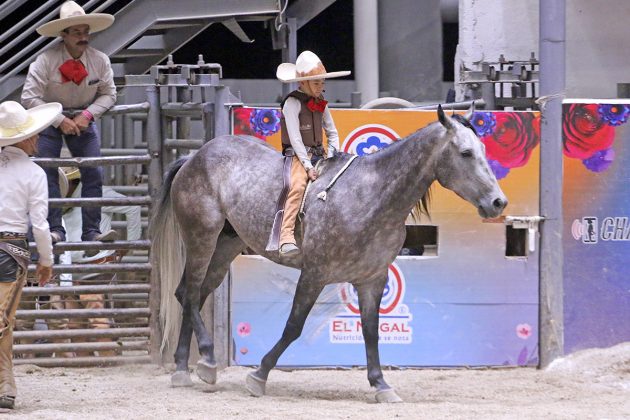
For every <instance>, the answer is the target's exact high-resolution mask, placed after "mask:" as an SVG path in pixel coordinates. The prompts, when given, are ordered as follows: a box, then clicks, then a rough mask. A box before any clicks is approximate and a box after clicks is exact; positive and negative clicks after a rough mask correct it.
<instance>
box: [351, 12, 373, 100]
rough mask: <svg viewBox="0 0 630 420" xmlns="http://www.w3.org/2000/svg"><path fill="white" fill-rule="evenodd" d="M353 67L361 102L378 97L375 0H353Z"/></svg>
mask: <svg viewBox="0 0 630 420" xmlns="http://www.w3.org/2000/svg"><path fill="white" fill-rule="evenodd" d="M354 69H355V80H356V90H357V91H359V92H361V98H362V99H363V103H366V102H369V101H371V100H373V99H376V98H378V92H379V79H378V77H379V76H378V72H379V67H378V1H377V0H354Z"/></svg>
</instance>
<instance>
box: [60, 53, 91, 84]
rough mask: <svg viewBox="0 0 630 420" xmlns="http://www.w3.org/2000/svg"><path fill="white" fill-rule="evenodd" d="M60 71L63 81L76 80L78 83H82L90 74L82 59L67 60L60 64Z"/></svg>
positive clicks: (75, 82)
mask: <svg viewBox="0 0 630 420" xmlns="http://www.w3.org/2000/svg"><path fill="white" fill-rule="evenodd" d="M59 71H60V72H61V81H62V82H63V83H66V82H74V84H76V85H80V84H81V82H82V81H83V79H85V78H86V77H87V75H88V72H87V70H86V69H85V66H84V65H83V63H82V62H81V60H73V59H70V60H66V62H65V63H63V64H62V65H61V66H59Z"/></svg>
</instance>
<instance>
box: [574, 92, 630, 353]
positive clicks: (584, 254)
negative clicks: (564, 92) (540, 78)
mask: <svg viewBox="0 0 630 420" xmlns="http://www.w3.org/2000/svg"><path fill="white" fill-rule="evenodd" d="M629 116H630V100H628V99H625V100H606V101H605V102H602V101H597V100H594V99H589V100H580V101H577V100H567V101H565V102H564V105H563V139H562V140H563V152H564V196H563V204H564V232H563V242H564V308H565V310H564V314H565V319H564V324H565V339H564V342H565V351H566V352H567V353H571V352H574V351H576V350H581V349H585V348H592V347H608V346H611V345H614V344H617V343H621V342H624V341H629V340H630V269H629V266H630V124H628V117H629Z"/></svg>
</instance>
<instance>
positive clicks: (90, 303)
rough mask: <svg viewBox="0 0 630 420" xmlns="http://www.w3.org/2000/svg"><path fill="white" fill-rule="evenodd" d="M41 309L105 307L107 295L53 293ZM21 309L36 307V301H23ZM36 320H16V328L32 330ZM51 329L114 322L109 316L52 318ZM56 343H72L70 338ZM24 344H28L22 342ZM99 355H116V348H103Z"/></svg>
mask: <svg viewBox="0 0 630 420" xmlns="http://www.w3.org/2000/svg"><path fill="white" fill-rule="evenodd" d="M39 307H40V308H41V309H57V310H62V309H103V308H105V296H104V295H102V294H89V295H64V296H61V295H51V296H50V300H48V301H46V302H41V301H40V304H39ZM20 309H35V302H34V301H32V300H28V301H22V302H21V303H20ZM34 324H35V320H32V319H29V320H26V319H24V320H18V321H16V322H15V329H16V330H18V331H30V330H32V329H33V327H34ZM46 324H47V325H48V329H49V330H66V329H81V328H95V329H98V328H110V326H111V324H112V322H111V321H110V320H109V319H108V318H88V319H69V318H50V319H47V320H46ZM73 341H74V342H84V341H86V340H85V339H77V340H73ZM91 341H98V342H111V341H112V339H111V338H105V337H104V338H95V339H92V340H91ZM53 342H55V343H70V342H71V340H70V339H56V340H53ZM22 344H27V343H26V342H22ZM92 355H94V353H92V352H76V353H75V352H60V353H55V356H56V357H74V356H80V357H83V356H92ZM98 355H99V356H106V357H109V356H115V355H116V352H115V351H114V350H101V351H99V352H98Z"/></svg>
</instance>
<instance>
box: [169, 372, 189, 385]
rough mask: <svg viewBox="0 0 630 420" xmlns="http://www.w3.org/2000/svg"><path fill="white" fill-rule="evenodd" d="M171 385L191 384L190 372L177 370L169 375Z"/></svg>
mask: <svg viewBox="0 0 630 420" xmlns="http://www.w3.org/2000/svg"><path fill="white" fill-rule="evenodd" d="M171 386H172V387H175V388H179V387H183V386H193V381H192V379H190V373H188V372H185V371H183V370H178V371H177V372H175V373H173V375H172V376H171Z"/></svg>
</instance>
